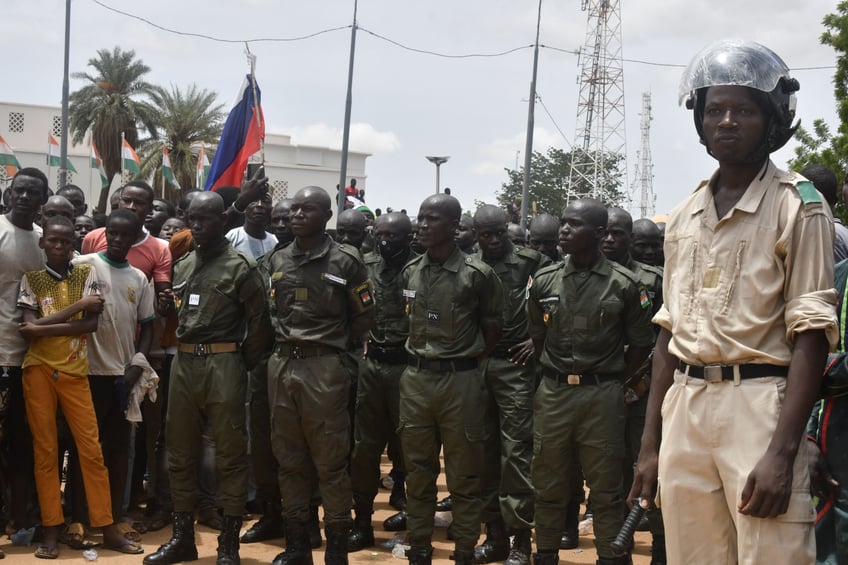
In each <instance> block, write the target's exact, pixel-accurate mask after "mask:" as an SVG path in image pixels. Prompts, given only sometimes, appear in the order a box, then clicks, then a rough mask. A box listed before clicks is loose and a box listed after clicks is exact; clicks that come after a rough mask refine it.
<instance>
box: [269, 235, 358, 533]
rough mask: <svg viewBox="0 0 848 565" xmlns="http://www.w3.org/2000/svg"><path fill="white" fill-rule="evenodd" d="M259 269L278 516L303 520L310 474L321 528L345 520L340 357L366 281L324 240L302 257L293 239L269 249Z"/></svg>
mask: <svg viewBox="0 0 848 565" xmlns="http://www.w3.org/2000/svg"><path fill="white" fill-rule="evenodd" d="M267 265H268V271H269V272H270V286H271V288H270V298H271V303H272V307H271V313H272V321H273V322H274V326H275V333H276V338H277V346H276V348H275V349H274V353H273V354H272V355H271V358H270V359H269V360H268V400H269V403H270V405H271V443H272V447H273V450H274V455H275V456H276V458H277V462H278V463H279V466H280V493H281V494H282V497H283V514H284V515H285V517H286V518H287V519H289V520H293V521H295V522H298V523H303V522H306V521H307V518H308V516H309V502H310V497H311V492H312V489H311V485H312V477H313V474H314V473H315V472H316V471H317V474H318V483H319V486H320V490H321V496H322V499H323V504H324V522H325V523H326V524H328V525H330V524H337V523H342V522H349V521H350V503H351V487H350V477H349V475H348V473H347V462H348V454H349V447H350V418H349V416H348V411H347V406H348V394H349V393H348V387H349V384H350V374H349V372H348V370H347V369H346V367H345V361H344V359H343V356H344V355H347V353H346V351H345V350H346V348H347V346H348V343H349V341H350V329H351V324H352V321H353V320H354V318H357V317H359V316H363V315H367V316H370V315H371V314H372V310H373V309H374V296H373V294H372V289H371V283H370V282H369V280H368V274H367V271H366V270H365V266H364V265H363V264H362V261H361V260H360V258H359V252H358V251H357V250H356V249H353V248H352V247H350V246H347V245H339V244H337V243H336V242H334V241H333V240H332V239H331V238H330V237H329V236H327V237H326V239H325V241H324V243H323V244H322V245H321V246H320V247H318V248H316V249H312V250H308V251H305V250H302V249H300V247H298V245H297V240H295V241H294V242H292V244H291V245H289V246H287V247H285V248H283V249H278V250H275V251H274V252H273V253H272V254H271V255H270V257H268V260H267ZM345 535H346V534H345Z"/></svg>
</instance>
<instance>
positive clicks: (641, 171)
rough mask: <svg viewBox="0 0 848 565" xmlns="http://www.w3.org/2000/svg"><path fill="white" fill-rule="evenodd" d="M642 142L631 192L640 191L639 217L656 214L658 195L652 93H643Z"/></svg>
mask: <svg viewBox="0 0 848 565" xmlns="http://www.w3.org/2000/svg"><path fill="white" fill-rule="evenodd" d="M641 115H642V120H641V123H640V125H639V129H640V130H642V142H641V144H640V145H639V151H638V152H637V153H636V174H635V175H634V178H633V187H632V188H631V194H632V195H633V196H635V195H636V192H637V191H638V192H639V217H640V218H650V217H652V216H653V215H654V208H655V206H654V205H655V203H656V196H654V163H653V160H652V159H651V120H653V118H652V117H651V93H650V92H643V93H642V114H641Z"/></svg>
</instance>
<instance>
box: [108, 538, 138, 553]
mask: <svg viewBox="0 0 848 565" xmlns="http://www.w3.org/2000/svg"><path fill="white" fill-rule="evenodd" d="M102 547H103V549H111V550H112V551H117V552H119V553H125V554H127V555H140V554H142V553H144V548H143V547H141V546H140V545H138V544H137V543H135V542H134V541H130V540H124V541H122V542H120V543H119V544H117V545H111V544H105V543H104V544H103V546H102Z"/></svg>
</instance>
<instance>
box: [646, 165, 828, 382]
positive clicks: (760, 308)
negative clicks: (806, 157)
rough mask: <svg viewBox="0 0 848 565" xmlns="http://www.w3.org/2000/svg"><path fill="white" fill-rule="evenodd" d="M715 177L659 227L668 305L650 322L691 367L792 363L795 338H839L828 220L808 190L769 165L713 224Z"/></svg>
mask: <svg viewBox="0 0 848 565" xmlns="http://www.w3.org/2000/svg"><path fill="white" fill-rule="evenodd" d="M717 174H718V173H716V174H715V175H713V177H712V178H711V179H710V180H709V181H704V182H702V183H701V185H700V186H699V187H698V189H697V190H696V191H695V193H694V194H692V195H691V196H690V197H689V198H687V199H686V200H685V201H683V202H682V203H681V204H680V205H679V206H677V207H676V208H675V209H674V210H673V211H672V212H671V214H669V220H668V223H667V224H666V235H665V279H664V282H663V295H664V297H665V304H663V307H662V308H661V309H660V311H659V313H658V314H657V315H656V316H655V317H654V322H655V323H657V324H659V325H660V326H662V327H663V328H665V329H667V330H669V331H670V332H671V335H672V337H671V342H670V343H669V351H670V352H671V353H672V354H673V355H674V356H676V357H677V358H678V359H680V360H682V361H685V362H686V363H690V364H693V365H710V364H720V363H721V364H737V363H769V364H774V365H789V360H790V357H791V354H792V343H793V341H794V338H795V336H796V335H797V334H798V333H801V332H805V331H808V330H825V332H826V334H827V338H828V341H829V342H830V344H831V347H832V346H833V345H834V344H835V343H836V340H837V333H838V332H837V329H836V311H835V306H836V298H837V297H836V292H835V291H834V290H833V219H832V217H831V214H830V210H829V208H828V206H826V205H824V203H823V200H822V198H821V196H820V195H819V194H818V193H817V192H816V191H815V189H814V188H813V186H812V184H811V183H809V182H806V181H805V182H803V183H802V184H800V185H799V183H801V182H802V181H804V178H803V177H801V176H800V175H797V174H795V173H786V172H783V171H781V170H779V169H777V168H776V167H775V166H774V164H773V163H772V162H771V161H769V162H768V164H767V165H766V166H765V168H764V170H763V172H762V173H761V174H759V175H758V176H757V178H755V179H754V181H753V182H752V183H751V184H750V186H748V189H747V190H746V191H745V194H744V195H743V196H742V198H741V199H740V200H739V202H737V203H736V205H735V206H734V207H733V208H732V209H731V210H730V211H729V212H728V213H727V215H726V216H725V217H724V218H722V219H721V220H719V218H718V217H717V213H716V208H715V201H714V200H713V191H712V186H713V185H714V183H715V181H716V175H717Z"/></svg>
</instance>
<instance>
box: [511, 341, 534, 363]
mask: <svg viewBox="0 0 848 565" xmlns="http://www.w3.org/2000/svg"><path fill="white" fill-rule="evenodd" d="M535 353H536V348H535V347H533V340H532V339H528V340H527V341H522V342H521V343H519V344H516V345H513V346H512V347H510V348H509V354H510V355H511V357H510V358H509V360H510V361H511V362H512V363H513V364H515V365H526V364H527V361H529V360H530V359H532V358H533V355H534V354H535Z"/></svg>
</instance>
